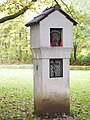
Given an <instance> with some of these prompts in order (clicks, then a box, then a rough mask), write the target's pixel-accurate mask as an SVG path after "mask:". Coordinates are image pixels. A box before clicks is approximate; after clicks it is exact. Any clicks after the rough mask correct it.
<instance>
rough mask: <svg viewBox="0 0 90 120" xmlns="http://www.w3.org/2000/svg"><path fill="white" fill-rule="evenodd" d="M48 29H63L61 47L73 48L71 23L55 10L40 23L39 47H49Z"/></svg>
mask: <svg viewBox="0 0 90 120" xmlns="http://www.w3.org/2000/svg"><path fill="white" fill-rule="evenodd" d="M50 28H63V47H71V48H72V47H73V38H72V36H73V23H72V22H71V21H69V20H68V19H67V18H66V17H65V16H64V15H62V14H61V13H60V12H59V11H57V10H56V11H55V12H53V13H51V14H50V15H48V17H46V18H45V19H43V20H42V21H41V22H40V46H41V47H49V46H50Z"/></svg>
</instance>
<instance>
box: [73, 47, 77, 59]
mask: <svg viewBox="0 0 90 120" xmlns="http://www.w3.org/2000/svg"><path fill="white" fill-rule="evenodd" d="M74 60H75V61H76V60H77V46H76V45H75V46H74Z"/></svg>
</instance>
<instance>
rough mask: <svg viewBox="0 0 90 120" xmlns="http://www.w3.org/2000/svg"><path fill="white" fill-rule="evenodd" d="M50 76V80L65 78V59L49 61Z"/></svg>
mask: <svg viewBox="0 0 90 120" xmlns="http://www.w3.org/2000/svg"><path fill="white" fill-rule="evenodd" d="M49 76H50V78H57V77H63V59H50V60H49Z"/></svg>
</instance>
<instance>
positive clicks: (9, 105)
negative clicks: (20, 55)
mask: <svg viewBox="0 0 90 120" xmlns="http://www.w3.org/2000/svg"><path fill="white" fill-rule="evenodd" d="M7 68H8V67H7ZM70 77H71V82H70V93H71V113H72V114H73V115H74V117H75V118H76V120H89V118H90V70H88V71H80V70H76V71H75V70H71V71H70ZM1 117H2V118H3V120H36V117H35V116H34V115H33V70H32V67H26V68H24V67H23V68H22V67H19V68H17V67H16V68H15V69H14V68H11V67H10V68H8V69H6V68H5V67H0V118H1Z"/></svg>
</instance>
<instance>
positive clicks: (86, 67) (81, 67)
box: [70, 65, 90, 70]
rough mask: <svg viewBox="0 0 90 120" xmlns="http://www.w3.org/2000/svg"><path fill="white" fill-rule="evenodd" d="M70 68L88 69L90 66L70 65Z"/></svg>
mask: <svg viewBox="0 0 90 120" xmlns="http://www.w3.org/2000/svg"><path fill="white" fill-rule="evenodd" d="M70 70H90V66H76V65H75V66H70Z"/></svg>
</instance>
